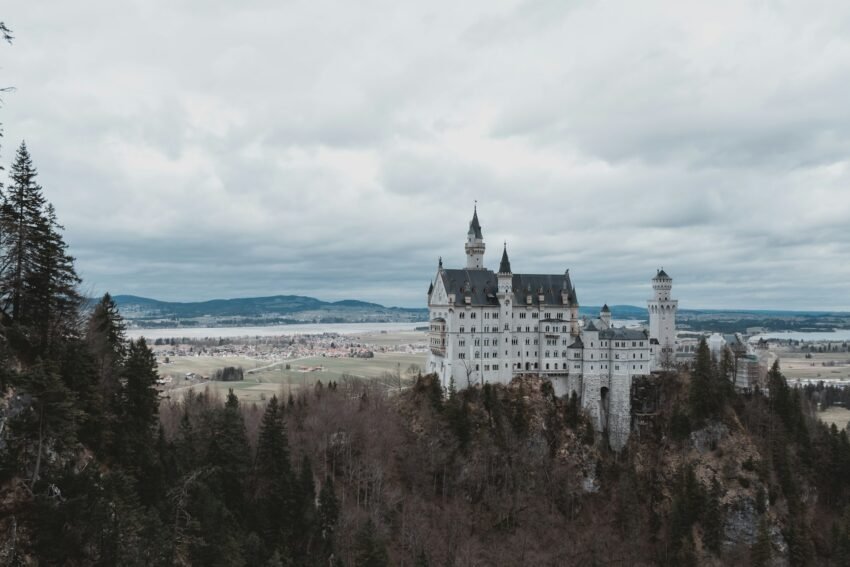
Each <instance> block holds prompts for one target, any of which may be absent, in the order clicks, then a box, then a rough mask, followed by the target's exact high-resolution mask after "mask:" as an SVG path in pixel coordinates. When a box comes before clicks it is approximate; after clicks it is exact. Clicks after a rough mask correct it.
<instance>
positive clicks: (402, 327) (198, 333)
mask: <svg viewBox="0 0 850 567" xmlns="http://www.w3.org/2000/svg"><path fill="white" fill-rule="evenodd" d="M426 326H428V322H427V321H420V322H418V323H303V324H295V325H269V326H256V327H178V328H163V329H128V330H127V337H128V338H131V339H136V338H139V337H145V338H146V339H153V340H155V339H168V338H183V337H186V338H189V339H204V338H216V339H217V338H233V337H275V336H280V335H320V334H322V333H337V334H340V335H357V334H360V333H379V332H381V331H386V332H397V331H413V330H414V329H415V328H416V327H426Z"/></svg>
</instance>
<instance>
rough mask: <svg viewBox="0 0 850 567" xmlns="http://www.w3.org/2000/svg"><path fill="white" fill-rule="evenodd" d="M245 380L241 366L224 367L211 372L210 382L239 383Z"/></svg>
mask: <svg viewBox="0 0 850 567" xmlns="http://www.w3.org/2000/svg"><path fill="white" fill-rule="evenodd" d="M244 378H245V372H244V371H243V370H242V367H241V366H225V367H224V368H219V369H217V370H216V371H215V372H213V375H212V380H216V381H220V382H239V381H241V380H243V379H244Z"/></svg>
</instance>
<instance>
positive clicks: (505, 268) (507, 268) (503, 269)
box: [499, 242, 511, 274]
mask: <svg viewBox="0 0 850 567" xmlns="http://www.w3.org/2000/svg"><path fill="white" fill-rule="evenodd" d="M499 273H500V274H510V273H511V261H510V260H509V259H508V243H507V242H505V247H504V249H502V261H501V262H500V263H499Z"/></svg>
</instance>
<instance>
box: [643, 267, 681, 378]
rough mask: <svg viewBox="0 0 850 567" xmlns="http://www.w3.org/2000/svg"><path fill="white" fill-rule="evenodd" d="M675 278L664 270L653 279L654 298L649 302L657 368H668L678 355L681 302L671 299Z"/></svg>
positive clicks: (650, 325) (650, 327) (650, 330)
mask: <svg viewBox="0 0 850 567" xmlns="http://www.w3.org/2000/svg"><path fill="white" fill-rule="evenodd" d="M672 288H673V278H671V277H670V276H668V275H667V273H666V272H665V271H664V269H663V268H662V269H660V270H658V273H657V274H656V275H655V277H654V278H652V289H653V291H654V292H655V293H654V297H653V298H652V299H650V300H649V301H647V307H648V309H649V338H650V340H652V339H655V340H656V341H657V342H658V348H657V351H656V354H655V364H656V367H665V366H668V364H669V361H672V360H673V359H674V358H675V355H676V311H678V309H679V302H678V300H675V299H670V291H671V290H672Z"/></svg>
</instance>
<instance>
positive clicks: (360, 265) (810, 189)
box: [0, 0, 850, 310]
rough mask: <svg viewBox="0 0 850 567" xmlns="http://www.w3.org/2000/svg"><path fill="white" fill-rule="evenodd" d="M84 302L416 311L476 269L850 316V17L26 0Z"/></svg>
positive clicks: (21, 1) (29, 122)
mask: <svg viewBox="0 0 850 567" xmlns="http://www.w3.org/2000/svg"><path fill="white" fill-rule="evenodd" d="M0 20H2V21H5V22H6V24H7V25H8V26H9V27H10V28H12V30H13V31H14V33H15V36H16V39H15V42H14V45H12V46H6V45H3V46H2V47H0V86H5V85H14V86H15V87H16V89H17V90H16V91H15V92H14V93H10V94H6V95H4V104H3V106H2V108H0V122H2V123H3V124H4V129H5V137H4V138H3V140H2V142H3V147H2V162H3V163H4V164H6V165H8V163H9V161H10V158H11V156H12V155H13V153H14V148H15V146H16V145H17V144H18V143H20V140H22V139H26V141H27V144H28V146H29V148H30V151H31V153H32V155H33V159H34V161H35V163H36V165H37V166H38V167H39V170H40V179H41V182H42V185H43V186H44V189H45V194H46V196H47V198H48V199H49V200H50V201H52V202H53V203H54V204H55V205H56V208H57V212H58V215H59V218H60V221H61V222H62V223H63V224H64V225H65V227H66V240H67V241H68V242H69V244H70V247H71V251H72V253H73V254H74V255H75V256H76V257H77V259H78V262H77V265H78V268H79V271H80V272H81V273H82V275H83V277H84V278H85V284H86V288H87V290H90V291H91V292H103V291H106V290H109V291H111V292H113V293H116V294H117V293H132V294H137V295H143V296H148V297H155V298H159V299H168V300H200V299H211V298H218V297H244V296H256V295H273V294H304V295H311V296H315V297H319V298H321V299H329V300H333V299H344V298H356V299H364V300H371V301H376V302H380V303H383V304H387V305H404V306H422V305H424V302H425V292H426V290H427V287H428V282H429V279H430V278H432V277H433V275H434V272H435V269H436V266H437V258H438V256H442V257H443V259H444V263H445V264H446V265H447V266H458V267H460V266H462V265H464V263H465V258H464V251H463V242H464V239H465V235H466V231H467V228H468V222H469V220H470V217H471V213H472V204H473V201H474V200H475V199H477V200H478V202H479V215H480V218H481V223H482V225H483V231H484V237H485V240H486V242H487V245H488V252H487V256H486V257H485V258H486V263H487V265H488V266H490V267H491V268H496V267H497V266H498V260H499V256H500V252H501V246H502V242H503V241H505V240H506V241H507V242H508V251H509V253H510V256H511V264H512V267H513V268H514V270H515V271H524V272H546V273H548V272H554V273H560V272H562V271H563V270H564V269H566V268H570V273H571V275H572V278H573V281H574V283H575V284H576V286H577V290H578V296H579V301H580V302H581V303H583V304H588V305H590V304H599V303H602V302H609V303H632V304H643V301H644V300H645V299H646V298H647V297H648V296H649V294H650V289H649V279H650V278H651V277H652V276H653V275H654V274H655V269H656V268H658V267H661V266H663V267H664V268H665V270H666V271H668V272H669V273H670V275H671V276H673V278H674V293H675V295H676V296H677V297H678V298H679V299H680V304H681V306H682V307H706V308H712V307H714V308H726V307H736V308H777V309H836V310H837V309H841V310H850V102H849V101H850V3H848V2H846V1H844V0H835V1H817V0H811V1H807V2H790V1H789V2H783V1H775V2H764V1H753V2H746V1H741V0H733V1H725V0H718V1H714V2H687V1H670V2H654V1H643V2H627V1H619V2H604V1H603V2H591V1H574V2H567V1H564V0H553V1H526V2H518V1H494V0H486V1H481V2H477V1H468V2H443V1H436V0H434V1H430V2H415V3H414V2H398V1H386V2H379V1H369V0H366V1H363V2H340V1H338V2H325V1H321V0H310V1H303V2H300V1H272V0H253V1H241V2H225V1H221V0H180V1H173V0H172V1H165V0H137V1H121V2H115V1H114V0H87V1H86V2H66V1H44V0H39V1H34V0H11V2H5V3H4V6H3V8H2V9H0Z"/></svg>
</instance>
